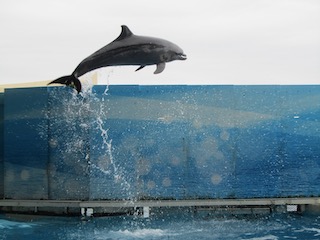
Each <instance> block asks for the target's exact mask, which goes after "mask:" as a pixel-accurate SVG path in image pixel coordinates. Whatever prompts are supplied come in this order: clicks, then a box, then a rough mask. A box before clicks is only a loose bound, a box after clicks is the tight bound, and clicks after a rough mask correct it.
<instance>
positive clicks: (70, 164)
mask: <svg viewBox="0 0 320 240" xmlns="http://www.w3.org/2000/svg"><path fill="white" fill-rule="evenodd" d="M108 91H109V86H106V89H105V90H104V92H103V94H102V96H101V94H99V95H98V94H95V93H93V91H92V89H91V88H86V89H85V90H84V91H83V92H82V93H81V94H76V92H75V91H72V89H68V88H55V89H54V88H52V89H51V90H50V93H49V104H48V114H47V115H48V142H49V149H50V150H49V151H50V153H49V154H50V161H51V162H50V164H51V165H53V166H51V169H53V171H51V177H53V178H54V180H55V181H56V182H57V184H56V188H58V187H59V185H61V186H63V185H64V184H67V183H66V182H67V181H68V182H69V184H68V188H71V187H72V188H73V189H79V188H81V187H80V185H86V186H87V188H90V187H92V186H88V184H91V183H89V182H90V181H91V180H90V181H87V180H85V179H88V177H89V178H90V179H91V175H92V174H95V173H99V172H100V174H102V175H105V176H106V177H107V178H108V177H111V178H112V179H113V183H112V184H113V185H115V186H117V187H120V188H121V189H120V192H122V193H125V195H126V198H129V199H131V196H132V192H131V185H130V183H129V181H128V180H127V176H128V174H127V172H126V170H125V169H124V168H123V167H121V166H120V165H119V164H118V163H117V161H116V159H115V158H114V156H113V147H112V139H110V137H109V134H108V131H109V126H107V123H106V120H107V118H108V97H109V93H108ZM104 101H106V102H105V103H103V104H102V102H104ZM41 135H44V134H43V133H42V134H41ZM93 136H94V137H95V138H96V139H95V140H92V137H93ZM99 137H100V138H99ZM98 138H99V139H98ZM96 140H97V141H96ZM93 150H94V151H95V154H93V153H92V151H93ZM52 153H53V154H52ZM97 153H98V155H99V156H98V157H99V158H98V159H96V158H97V156H96V155H97ZM93 170H97V171H98V172H97V171H93ZM60 172H67V173H65V174H64V175H63V174H60ZM59 174H60V175H59ZM70 176H71V177H72V178H74V181H73V183H72V184H70ZM99 177H101V175H99ZM104 178H105V177H103V176H102V177H101V181H100V180H97V179H98V177H96V181H97V183H98V184H100V186H99V187H100V189H101V185H105V186H104V187H105V188H106V189H107V188H110V185H109V184H110V182H108V183H107V182H106V181H104ZM53 182H54V181H53ZM52 186H53V185H52ZM52 186H51V187H52ZM53 187H54V186H53ZM87 192H88V193H87V194H89V192H90V190H89V189H87ZM109 193H110V192H109ZM109 195H110V194H109ZM109 195H108V194H106V196H104V195H103V193H102V194H100V196H102V197H103V198H106V199H108V198H110V196H109ZM111 195H112V194H111ZM89 198H91V195H90V196H89ZM99 198H100V197H99Z"/></svg>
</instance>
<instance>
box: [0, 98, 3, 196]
mask: <svg viewBox="0 0 320 240" xmlns="http://www.w3.org/2000/svg"><path fill="white" fill-rule="evenodd" d="M3 130H4V94H3V93H0V198H3V197H4V183H3V179H4V169H3V164H4V147H3V144H4V136H3Z"/></svg>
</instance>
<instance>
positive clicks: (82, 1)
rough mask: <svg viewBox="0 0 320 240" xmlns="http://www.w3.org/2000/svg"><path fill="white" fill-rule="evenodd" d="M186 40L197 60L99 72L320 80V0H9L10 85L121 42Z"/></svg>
mask: <svg viewBox="0 0 320 240" xmlns="http://www.w3.org/2000/svg"><path fill="white" fill-rule="evenodd" d="M122 24H126V25H127V26H128V27H129V28H130V29H131V30H132V32H133V33H135V34H137V35H145V36H153V37H160V38H164V39H167V40H169V41H172V42H174V43H176V44H177V45H179V46H180V47H181V48H182V49H183V50H184V51H185V53H186V54H187V56H188V60H186V61H175V62H171V63H168V64H167V67H166V69H165V70H164V72H162V73H161V74H158V75H154V74H153V72H154V70H155V66H150V67H146V68H144V69H142V70H141V71H138V72H134V70H135V69H136V68H137V67H136V66H134V67H108V68H103V69H100V70H97V72H98V76H99V81H100V82H101V83H109V84H318V83H320V1H319V0H198V1H195V0H190V1H189V0H161V1H152V0H134V1H129V0H52V1H49V0H46V1H45V0H1V8H0V31H1V33H0V84H7V83H18V82H34V81H43V80H48V81H49V80H53V79H55V78H57V77H60V76H63V75H69V74H71V72H72V71H73V70H74V68H75V67H76V66H77V65H78V63H79V62H80V61H81V60H82V59H84V58H85V57H87V56H88V55H90V54H91V53H93V52H94V51H96V50H98V49H99V48H101V47H103V46H105V45H106V44H108V43H109V42H111V41H113V40H114V39H115V38H116V37H117V36H118V35H119V34H120V30H121V28H120V26H121V25H122Z"/></svg>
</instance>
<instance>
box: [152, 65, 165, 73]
mask: <svg viewBox="0 0 320 240" xmlns="http://www.w3.org/2000/svg"><path fill="white" fill-rule="evenodd" d="M165 68H166V63H165V62H162V63H158V64H157V69H156V71H155V72H154V74H158V73H161V72H162V71H163V70H164V69H165Z"/></svg>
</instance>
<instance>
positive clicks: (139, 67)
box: [136, 65, 145, 71]
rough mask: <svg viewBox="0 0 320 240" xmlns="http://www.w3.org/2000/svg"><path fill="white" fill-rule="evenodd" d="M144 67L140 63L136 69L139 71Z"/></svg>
mask: <svg viewBox="0 0 320 240" xmlns="http://www.w3.org/2000/svg"><path fill="white" fill-rule="evenodd" d="M144 67H145V66H144V65H141V66H140V67H139V68H137V70H136V71H139V70H141V69H142V68H144Z"/></svg>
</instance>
